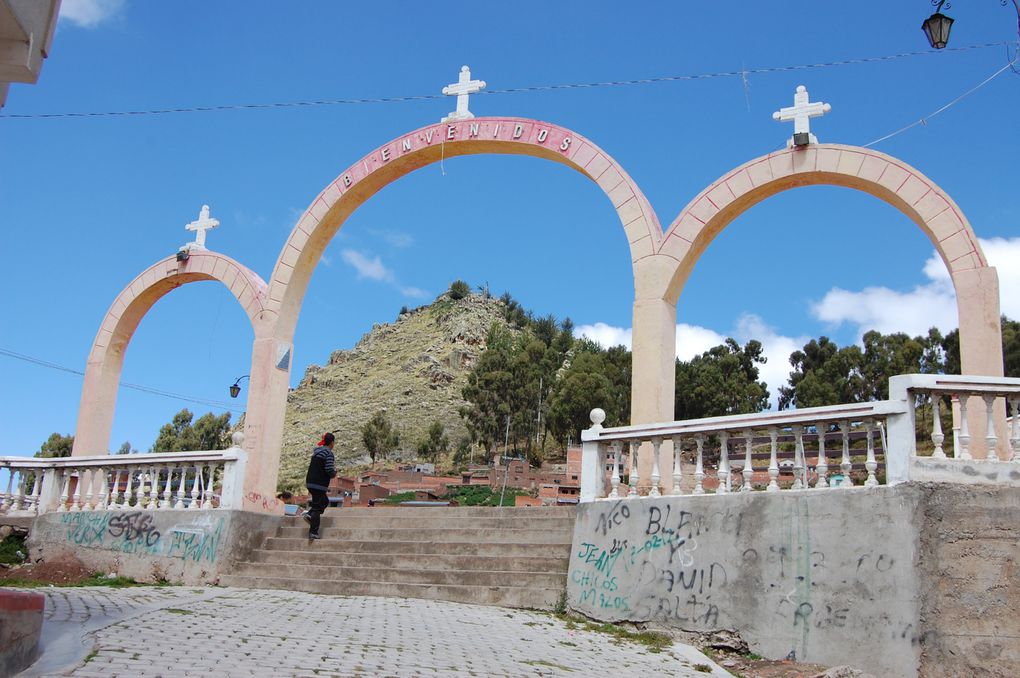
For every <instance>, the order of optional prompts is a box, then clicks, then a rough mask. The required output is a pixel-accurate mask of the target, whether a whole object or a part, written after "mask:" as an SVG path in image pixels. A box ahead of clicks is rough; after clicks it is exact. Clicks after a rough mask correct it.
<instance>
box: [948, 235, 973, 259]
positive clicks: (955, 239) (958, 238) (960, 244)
mask: <svg viewBox="0 0 1020 678" xmlns="http://www.w3.org/2000/svg"><path fill="white" fill-rule="evenodd" d="M939 244H940V246H941V247H942V251H943V252H945V253H946V259H948V260H949V261H955V260H957V259H959V258H960V257H962V256H964V255H967V254H970V253H972V252H973V251H974V245H973V244H972V243H971V242H970V238H969V237H967V233H966V231H960V232H958V233H954V234H953V235H951V236H949V237H948V238H946V239H945V240H942V241H940V243H939Z"/></svg>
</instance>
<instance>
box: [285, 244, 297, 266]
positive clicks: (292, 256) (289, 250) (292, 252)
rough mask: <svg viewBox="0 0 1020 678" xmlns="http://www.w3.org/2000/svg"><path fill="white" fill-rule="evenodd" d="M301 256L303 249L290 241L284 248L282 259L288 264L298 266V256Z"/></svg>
mask: <svg viewBox="0 0 1020 678" xmlns="http://www.w3.org/2000/svg"><path fill="white" fill-rule="evenodd" d="M300 256H301V251H300V250H299V249H297V248H296V247H294V246H293V245H292V244H290V243H288V244H287V246H286V247H285V248H284V249H283V256H282V257H281V258H280V261H282V262H283V263H285V264H287V265H288V266H296V265H297V260H298V257H300Z"/></svg>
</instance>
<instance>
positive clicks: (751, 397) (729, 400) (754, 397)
mask: <svg viewBox="0 0 1020 678" xmlns="http://www.w3.org/2000/svg"><path fill="white" fill-rule="evenodd" d="M765 360H766V358H765V356H764V354H763V350H762V345H761V343H760V342H758V341H756V340H754V339H752V340H750V341H748V342H747V344H745V345H744V346H741V345H740V344H738V343H737V342H736V341H735V340H734V339H727V340H726V342H725V343H723V344H721V345H719V346H716V347H714V348H711V349H709V350H708V351H705V352H704V353H702V354H701V355H700V356H695V357H694V358H692V359H691V360H690V361H689V362H684V361H682V360H677V361H676V392H675V401H674V406H675V416H676V418H677V419H700V418H702V417H717V416H724V415H729V414H748V413H751V412H760V411H762V410H763V409H765V408H766V407H768V403H769V392H768V388H767V387H766V384H765V382H763V381H758V365H761V364H763V363H764V362H765Z"/></svg>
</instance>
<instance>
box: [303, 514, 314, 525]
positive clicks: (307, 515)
mask: <svg viewBox="0 0 1020 678" xmlns="http://www.w3.org/2000/svg"><path fill="white" fill-rule="evenodd" d="M301 517H302V518H304V519H305V522H306V523H308V524H309V525H311V524H312V515H311V514H310V513H308V511H302V512H301Z"/></svg>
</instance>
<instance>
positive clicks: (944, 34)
mask: <svg viewBox="0 0 1020 678" xmlns="http://www.w3.org/2000/svg"><path fill="white" fill-rule="evenodd" d="M943 2H945V0H943ZM940 9H942V2H940V3H939V4H938V7H936V8H935V13H934V14H932V15H931V16H930V17H928V18H927V19H925V20H924V23H922V24H921V30H923V31H924V34H925V36H926V37H927V38H928V44H930V45H931V46H932V47H933V48H935V49H944V48H945V46H946V44H947V43H948V42H949V29H950V28H952V27H953V20H952V19H950V18H949V17H947V16H946V15H945V14H943V13H942V12H940V11H939V10H940Z"/></svg>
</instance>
